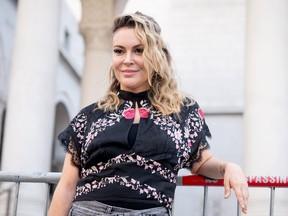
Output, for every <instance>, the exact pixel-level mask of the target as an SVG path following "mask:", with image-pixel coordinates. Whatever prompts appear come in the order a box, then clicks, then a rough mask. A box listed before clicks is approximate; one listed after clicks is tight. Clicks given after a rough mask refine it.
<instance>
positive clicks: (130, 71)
mask: <svg viewBox="0 0 288 216" xmlns="http://www.w3.org/2000/svg"><path fill="white" fill-rule="evenodd" d="M137 71H138V70H134V69H125V70H121V72H122V73H123V74H124V75H125V76H133V75H134V74H135V73H137Z"/></svg>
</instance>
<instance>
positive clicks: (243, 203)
mask: <svg viewBox="0 0 288 216" xmlns="http://www.w3.org/2000/svg"><path fill="white" fill-rule="evenodd" d="M245 191H246V190H241V189H240V188H237V189H236V188H234V192H235V195H236V197H237V200H238V203H239V205H240V207H241V209H242V212H243V213H245V214H246V213H247V202H248V196H247V193H246V192H245Z"/></svg>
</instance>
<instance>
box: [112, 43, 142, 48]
mask: <svg viewBox="0 0 288 216" xmlns="http://www.w3.org/2000/svg"><path fill="white" fill-rule="evenodd" d="M117 47H118V48H125V47H124V46H121V45H117V44H116V45H114V46H113V48H117ZM138 47H143V45H142V44H137V45H135V46H133V48H138Z"/></svg>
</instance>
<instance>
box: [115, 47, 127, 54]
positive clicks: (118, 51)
mask: <svg viewBox="0 0 288 216" xmlns="http://www.w3.org/2000/svg"><path fill="white" fill-rule="evenodd" d="M113 52H114V53H115V54H117V55H120V54H122V53H124V51H123V50H122V49H118V48H117V49H114V50H113Z"/></svg>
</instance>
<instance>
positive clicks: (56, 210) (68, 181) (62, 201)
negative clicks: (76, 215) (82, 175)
mask: <svg viewBox="0 0 288 216" xmlns="http://www.w3.org/2000/svg"><path fill="white" fill-rule="evenodd" d="M71 158H72V156H71V154H69V153H66V156H65V161H64V165H63V170H62V175H61V178H60V181H59V183H58V185H57V187H56V189H55V192H54V195H53V199H52V202H51V205H50V208H49V211H48V216H55V215H57V216H67V215H68V213H69V209H70V207H71V205H72V201H73V198H74V195H75V191H76V184H77V181H78V179H79V177H78V168H77V167H75V166H73V165H72V164H71Z"/></svg>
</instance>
